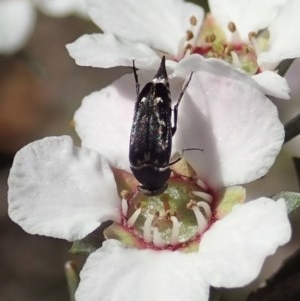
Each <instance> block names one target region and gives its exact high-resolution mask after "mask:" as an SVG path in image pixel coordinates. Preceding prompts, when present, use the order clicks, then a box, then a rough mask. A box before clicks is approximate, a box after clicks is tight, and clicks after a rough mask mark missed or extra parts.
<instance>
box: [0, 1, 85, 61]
mask: <svg viewBox="0 0 300 301" xmlns="http://www.w3.org/2000/svg"><path fill="white" fill-rule="evenodd" d="M36 7H37V8H39V9H40V10H41V11H43V12H44V13H45V14H48V15H50V16H53V17H64V16H66V15H68V14H73V13H75V14H78V15H80V16H82V17H87V11H86V7H85V0H0V54H5V55H9V54H13V53H15V52H17V51H18V50H20V49H22V48H23V47H24V46H25V44H26V43H27V41H28V39H29V38H30V36H31V34H32V32H33V30H34V27H35V23H36V18H37V12H36Z"/></svg>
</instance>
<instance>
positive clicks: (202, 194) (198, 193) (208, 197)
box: [192, 191, 213, 203]
mask: <svg viewBox="0 0 300 301" xmlns="http://www.w3.org/2000/svg"><path fill="white" fill-rule="evenodd" d="M192 194H193V195H195V196H198V197H199V198H201V199H203V200H205V201H207V202H209V203H211V202H212V200H213V197H212V196H211V195H210V194H208V193H206V192H203V191H192Z"/></svg>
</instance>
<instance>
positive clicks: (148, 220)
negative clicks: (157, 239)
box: [143, 214, 154, 243]
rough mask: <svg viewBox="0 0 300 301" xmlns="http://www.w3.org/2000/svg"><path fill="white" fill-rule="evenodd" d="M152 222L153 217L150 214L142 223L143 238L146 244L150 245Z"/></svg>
mask: <svg viewBox="0 0 300 301" xmlns="http://www.w3.org/2000/svg"><path fill="white" fill-rule="evenodd" d="M153 220H154V215H152V214H150V215H148V216H147V218H146V221H145V223H144V229H143V238H144V241H145V242H146V243H150V242H151V241H152V235H151V232H152V231H151V230H152V222H153Z"/></svg>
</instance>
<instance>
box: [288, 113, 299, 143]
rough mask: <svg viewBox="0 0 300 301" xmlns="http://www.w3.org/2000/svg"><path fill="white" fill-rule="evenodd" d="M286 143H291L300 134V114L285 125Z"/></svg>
mask: <svg viewBox="0 0 300 301" xmlns="http://www.w3.org/2000/svg"><path fill="white" fill-rule="evenodd" d="M284 130H285V137H284V143H286V142H289V141H290V140H292V139H293V138H295V137H296V136H297V135H299V134H300V113H299V114H298V115H296V116H295V117H294V118H292V119H291V120H289V121H288V122H287V123H286V124H285V125H284Z"/></svg>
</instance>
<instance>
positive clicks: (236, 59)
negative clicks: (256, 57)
mask: <svg viewBox="0 0 300 301" xmlns="http://www.w3.org/2000/svg"><path fill="white" fill-rule="evenodd" d="M230 55H231V58H232V65H233V66H235V67H237V68H240V67H241V62H240V59H239V56H238V55H237V53H236V52H235V51H231V52H230Z"/></svg>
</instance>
